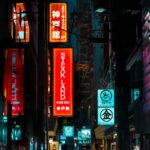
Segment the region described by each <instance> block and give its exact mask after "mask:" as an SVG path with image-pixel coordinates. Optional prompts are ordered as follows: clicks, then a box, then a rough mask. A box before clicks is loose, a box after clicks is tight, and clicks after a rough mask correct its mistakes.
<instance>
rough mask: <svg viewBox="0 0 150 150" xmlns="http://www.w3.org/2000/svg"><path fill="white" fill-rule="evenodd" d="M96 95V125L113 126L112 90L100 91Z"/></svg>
mask: <svg viewBox="0 0 150 150" xmlns="http://www.w3.org/2000/svg"><path fill="white" fill-rule="evenodd" d="M97 93H98V94H97V95H98V96H97V103H98V108H97V124H98V125H114V121H115V111H114V89H100V90H98V92H97Z"/></svg>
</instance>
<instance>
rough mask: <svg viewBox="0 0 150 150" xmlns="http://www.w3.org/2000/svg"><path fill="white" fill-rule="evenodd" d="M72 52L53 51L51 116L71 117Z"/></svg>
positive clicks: (69, 50)
mask: <svg viewBox="0 0 150 150" xmlns="http://www.w3.org/2000/svg"><path fill="white" fill-rule="evenodd" d="M72 76H73V50H72V48H54V49H53V115H54V116H72V115H73V77H72Z"/></svg>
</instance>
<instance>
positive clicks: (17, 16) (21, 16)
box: [12, 3, 30, 42]
mask: <svg viewBox="0 0 150 150" xmlns="http://www.w3.org/2000/svg"><path fill="white" fill-rule="evenodd" d="M29 31H30V30H29V23H28V20H27V14H26V10H25V5H24V3H16V4H15V5H14V6H13V25H12V35H13V37H14V38H15V40H16V42H29V36H30V35H29Z"/></svg>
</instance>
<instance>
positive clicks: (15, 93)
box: [4, 49, 24, 116]
mask: <svg viewBox="0 0 150 150" xmlns="http://www.w3.org/2000/svg"><path fill="white" fill-rule="evenodd" d="M4 97H5V110H4V114H5V115H7V105H8V102H10V103H11V104H12V115H13V116H14V115H19V114H21V115H23V114H24V109H23V108H24V106H23V105H24V103H23V100H24V49H21V50H19V49H8V50H5V66H4Z"/></svg>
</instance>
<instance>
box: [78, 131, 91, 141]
mask: <svg viewBox="0 0 150 150" xmlns="http://www.w3.org/2000/svg"><path fill="white" fill-rule="evenodd" d="M80 134H81V137H82V138H83V139H90V138H91V129H81V133H80Z"/></svg>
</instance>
